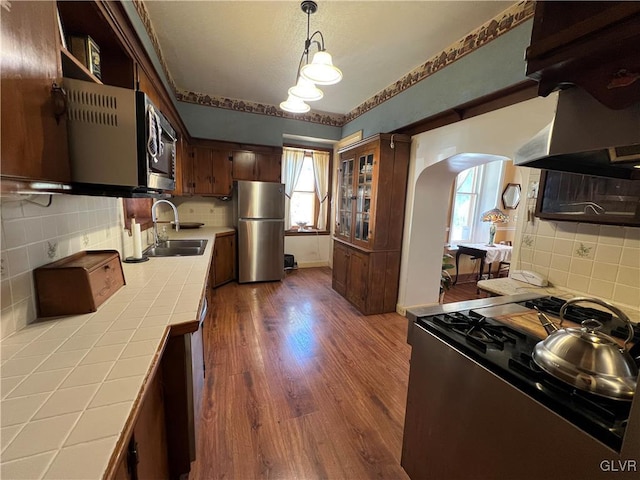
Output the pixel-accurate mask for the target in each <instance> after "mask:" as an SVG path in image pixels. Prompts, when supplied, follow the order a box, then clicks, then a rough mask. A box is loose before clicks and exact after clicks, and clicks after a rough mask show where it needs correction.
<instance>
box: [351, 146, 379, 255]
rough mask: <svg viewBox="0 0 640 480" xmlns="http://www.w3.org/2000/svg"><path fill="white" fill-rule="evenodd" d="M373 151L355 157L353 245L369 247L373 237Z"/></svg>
mask: <svg viewBox="0 0 640 480" xmlns="http://www.w3.org/2000/svg"><path fill="white" fill-rule="evenodd" d="M374 160H375V151H373V150H368V151H365V152H362V153H361V154H359V155H358V156H357V163H356V171H355V172H354V190H355V205H354V211H353V230H352V231H353V239H352V241H353V243H354V244H357V245H361V246H364V247H366V246H369V244H370V242H371V237H372V236H373V229H372V223H373V218H374V216H375V211H374V210H373V206H374V202H373V195H374V170H375V162H374Z"/></svg>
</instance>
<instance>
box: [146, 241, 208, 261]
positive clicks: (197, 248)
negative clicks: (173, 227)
mask: <svg viewBox="0 0 640 480" xmlns="http://www.w3.org/2000/svg"><path fill="white" fill-rule="evenodd" d="M206 247H207V240H167V241H166V242H160V243H158V245H151V246H150V247H149V248H147V249H146V250H145V251H144V252H143V254H144V255H146V256H148V257H188V256H194V255H202V254H203V253H204V250H205V248H206Z"/></svg>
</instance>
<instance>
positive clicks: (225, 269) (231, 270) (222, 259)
mask: <svg viewBox="0 0 640 480" xmlns="http://www.w3.org/2000/svg"><path fill="white" fill-rule="evenodd" d="M213 262H214V264H213V272H214V275H213V277H214V278H213V286H214V288H215V287H218V286H220V285H223V284H225V283H228V282H230V281H232V280H235V278H236V236H235V234H232V235H224V236H217V237H216V240H215V246H214V250H213Z"/></svg>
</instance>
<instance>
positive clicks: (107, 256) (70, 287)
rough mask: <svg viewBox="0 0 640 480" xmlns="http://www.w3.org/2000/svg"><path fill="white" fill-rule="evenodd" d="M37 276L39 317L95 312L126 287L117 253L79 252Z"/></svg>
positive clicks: (42, 268)
mask: <svg viewBox="0 0 640 480" xmlns="http://www.w3.org/2000/svg"><path fill="white" fill-rule="evenodd" d="M33 274H34V282H35V286H36V300H37V307H38V316H39V317H52V316H59V315H73V314H80V313H90V312H95V311H96V310H97V309H98V307H99V306H100V305H102V304H103V303H104V302H105V301H106V300H107V299H108V298H109V297H111V296H112V295H113V294H114V293H115V292H116V291H118V289H119V288H120V287H122V286H123V285H124V284H125V279H124V274H123V272H122V263H121V262H120V254H119V253H118V252H117V251H116V250H88V251H83V252H78V253H76V254H74V255H71V256H69V257H65V258H63V259H61V260H58V261H56V262H53V263H50V264H48V265H44V266H42V267H40V268H37V269H35V270H34V271H33Z"/></svg>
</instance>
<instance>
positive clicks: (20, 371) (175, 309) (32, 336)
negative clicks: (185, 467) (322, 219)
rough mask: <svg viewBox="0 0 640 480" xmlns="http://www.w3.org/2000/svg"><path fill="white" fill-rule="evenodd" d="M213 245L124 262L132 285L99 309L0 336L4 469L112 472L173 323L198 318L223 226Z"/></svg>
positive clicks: (32, 474)
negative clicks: (186, 254) (197, 250)
mask: <svg viewBox="0 0 640 480" xmlns="http://www.w3.org/2000/svg"><path fill="white" fill-rule="evenodd" d="M229 231H233V229H232V228H228V227H208V228H201V229H197V230H183V231H180V232H171V234H170V237H171V238H185V239H187V238H198V239H201V238H204V239H207V240H208V243H207V247H206V250H205V252H204V254H203V255H200V256H189V257H153V258H150V260H149V261H147V262H143V263H137V264H128V263H123V271H124V276H125V281H126V285H125V286H123V287H122V288H120V289H119V290H118V291H117V292H116V293H115V294H114V295H113V296H112V297H111V298H109V299H108V300H107V301H106V302H105V303H104V304H103V305H101V306H100V307H99V308H98V311H97V312H94V313H89V314H84V315H73V316H65V317H57V318H52V319H43V320H40V321H37V322H35V323H33V324H30V325H28V326H27V327H26V328H24V329H22V330H20V331H18V332H16V333H14V334H12V335H10V336H8V337H7V338H5V339H3V340H2V342H1V343H0V352H1V355H2V365H1V374H2V375H1V379H2V389H1V395H2V403H1V405H0V408H1V409H2V455H1V462H2V463H1V465H0V476H1V477H2V478H32V479H36V478H83V479H89V478H96V479H97V478H103V477H105V476H106V475H107V474H108V472H110V471H112V469H113V463H114V462H115V461H116V458H115V456H116V455H117V453H118V451H120V450H121V449H122V447H123V444H124V442H126V441H127V439H126V438H124V437H125V436H126V434H127V432H128V431H130V429H131V424H132V423H133V421H134V420H135V416H136V410H137V408H139V405H140V402H141V398H142V395H143V392H144V391H145V387H146V385H147V383H148V382H149V381H150V378H151V377H152V376H153V372H154V371H155V370H156V368H157V367H158V364H159V360H160V359H161V357H162V353H163V349H164V347H165V344H166V342H167V339H168V337H169V335H170V333H172V330H175V331H179V333H181V334H183V333H188V332H189V331H191V330H196V329H197V328H198V322H197V316H198V312H199V308H200V302H201V299H202V298H203V295H204V293H205V288H206V286H207V281H208V274H209V268H210V264H211V260H212V253H213V246H214V241H215V237H216V234H222V233H226V232H229Z"/></svg>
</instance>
